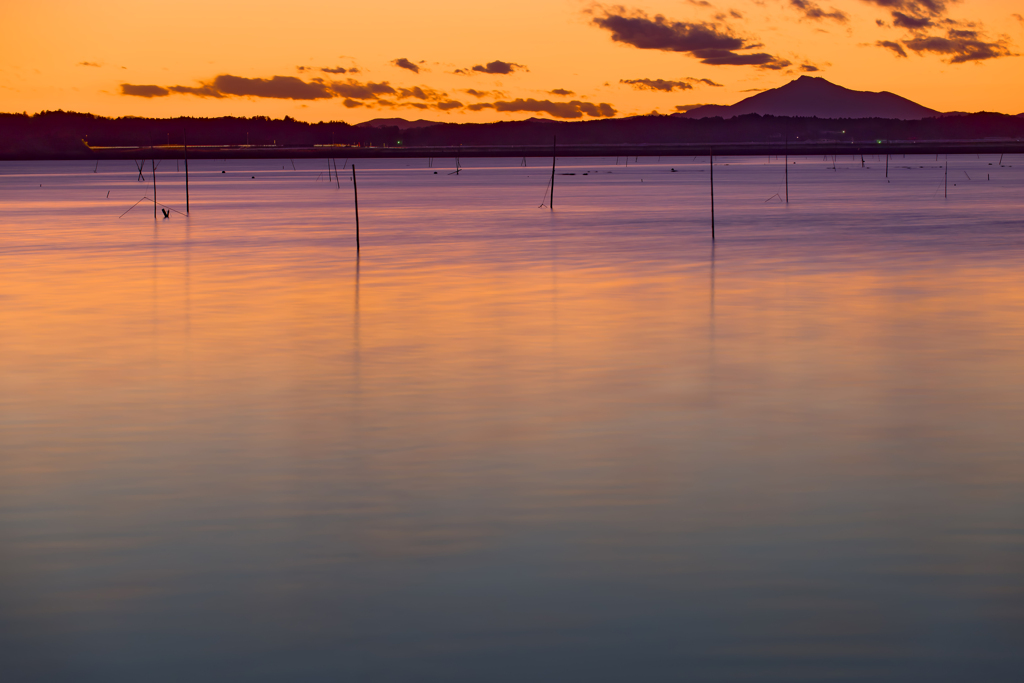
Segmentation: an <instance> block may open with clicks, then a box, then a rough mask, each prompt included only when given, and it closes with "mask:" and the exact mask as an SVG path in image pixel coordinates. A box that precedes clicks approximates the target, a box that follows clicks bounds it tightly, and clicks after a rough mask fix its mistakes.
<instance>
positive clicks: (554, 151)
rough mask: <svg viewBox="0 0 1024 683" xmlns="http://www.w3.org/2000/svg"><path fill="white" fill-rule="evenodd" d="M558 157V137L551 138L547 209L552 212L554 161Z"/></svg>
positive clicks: (553, 203)
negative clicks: (549, 194)
mask: <svg viewBox="0 0 1024 683" xmlns="http://www.w3.org/2000/svg"><path fill="white" fill-rule="evenodd" d="M557 156H558V137H557V136H552V137H551V197H550V199H551V201H549V202H548V208H549V209H551V210H552V211H554V210H555V159H556V158H557Z"/></svg>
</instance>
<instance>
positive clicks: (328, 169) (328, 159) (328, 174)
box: [327, 157, 331, 182]
mask: <svg viewBox="0 0 1024 683" xmlns="http://www.w3.org/2000/svg"><path fill="white" fill-rule="evenodd" d="M327 182H331V158H330V157H328V158H327Z"/></svg>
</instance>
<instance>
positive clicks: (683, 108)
mask: <svg viewBox="0 0 1024 683" xmlns="http://www.w3.org/2000/svg"><path fill="white" fill-rule="evenodd" d="M706 106H708V105H706V104H677V105H676V111H690V110H691V109H696V108H697V107H706Z"/></svg>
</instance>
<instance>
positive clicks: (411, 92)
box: [398, 86, 448, 102]
mask: <svg viewBox="0 0 1024 683" xmlns="http://www.w3.org/2000/svg"><path fill="white" fill-rule="evenodd" d="M410 97H411V98H413V99H417V100H429V101H431V102H440V101H442V100H447V99H448V93H445V92H441V91H439V90H434V89H433V88H421V87H419V86H416V87H413V88H399V89H398V99H400V100H404V99H408V98H410Z"/></svg>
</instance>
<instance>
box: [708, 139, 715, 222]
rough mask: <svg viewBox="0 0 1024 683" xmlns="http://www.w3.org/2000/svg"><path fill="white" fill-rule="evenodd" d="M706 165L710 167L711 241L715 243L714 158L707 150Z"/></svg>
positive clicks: (711, 151)
mask: <svg viewBox="0 0 1024 683" xmlns="http://www.w3.org/2000/svg"><path fill="white" fill-rule="evenodd" d="M708 165H709V166H710V167H711V241H712V242H714V241H715V156H714V151H713V150H710V149H709V150H708Z"/></svg>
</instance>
